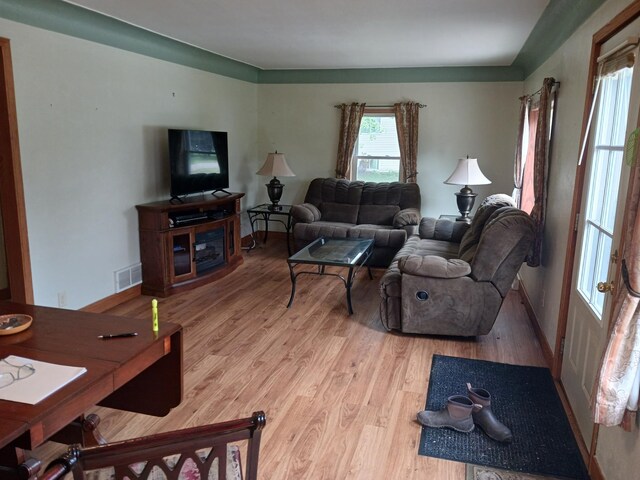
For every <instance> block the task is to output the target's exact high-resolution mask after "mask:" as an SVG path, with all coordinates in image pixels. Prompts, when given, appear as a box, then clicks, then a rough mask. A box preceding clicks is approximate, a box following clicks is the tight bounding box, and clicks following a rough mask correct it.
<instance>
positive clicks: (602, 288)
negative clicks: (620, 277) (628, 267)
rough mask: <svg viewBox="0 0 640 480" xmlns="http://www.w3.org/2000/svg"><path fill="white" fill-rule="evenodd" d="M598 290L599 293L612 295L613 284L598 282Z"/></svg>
mask: <svg viewBox="0 0 640 480" xmlns="http://www.w3.org/2000/svg"><path fill="white" fill-rule="evenodd" d="M596 288H597V289H598V291H599V292H600V293H607V292H611V293H613V288H614V285H613V282H609V283H607V282H598V286H597V287H596Z"/></svg>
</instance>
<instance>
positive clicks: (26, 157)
mask: <svg viewBox="0 0 640 480" xmlns="http://www.w3.org/2000/svg"><path fill="white" fill-rule="evenodd" d="M0 36H3V37H6V38H9V39H10V40H11V49H12V57H13V68H14V80H15V89H16V104H17V114H18V128H19V132H20V150H21V157H22V168H23V175H24V188H25V203H26V211H27V225H28V228H29V247H30V251H31V264H32V270H33V287H34V295H35V302H36V303H38V304H41V305H48V306H57V305H58V294H59V293H64V296H65V297H66V300H67V305H66V306H67V307H69V308H80V307H83V306H85V305H87V304H90V303H92V302H95V301H97V300H100V299H102V298H105V297H108V296H109V295H112V294H113V293H114V292H115V286H114V271H116V270H118V269H121V268H124V267H128V266H129V265H132V264H134V263H137V262H139V259H140V255H139V246H138V231H137V228H138V227H137V225H138V221H137V215H136V210H135V208H134V206H135V205H136V204H139V203H145V202H149V201H154V200H158V199H168V197H169V176H168V160H167V151H166V150H167V146H166V141H167V140H166V135H167V133H166V130H167V128H168V127H174V128H196V129H211V130H223V131H227V132H229V142H230V143H229V150H230V164H231V165H230V170H231V175H230V176H231V189H232V190H235V191H246V192H253V191H255V190H256V186H257V185H258V183H259V182H258V179H257V178H256V177H255V175H253V172H252V171H251V169H248V168H247V165H249V164H250V163H252V162H254V160H255V152H256V150H255V145H256V141H255V139H256V135H257V86H256V85H255V84H251V83H247V82H242V81H239V80H234V79H230V78H227V77H222V76H219V75H214V74H211V73H206V72H203V71H200V70H195V69H192V68H187V67H183V66H179V65H175V64H172V63H169V62H165V61H160V60H156V59H152V58H149V57H144V56H141V55H137V54H134V53H130V52H126V51H123V50H118V49H115V48H111V47H108V46H104V45H100V44H96V43H92V42H88V41H85V40H81V39H77V38H73V37H69V36H65V35H61V34H57V33H54V32H50V31H45V30H41V29H37V28H33V27H30V26H27V25H23V24H19V23H14V22H11V21H8V20H4V19H0ZM251 168H253V167H251ZM248 201H249V202H253V201H254V199H253V198H251V196H249V198H248Z"/></svg>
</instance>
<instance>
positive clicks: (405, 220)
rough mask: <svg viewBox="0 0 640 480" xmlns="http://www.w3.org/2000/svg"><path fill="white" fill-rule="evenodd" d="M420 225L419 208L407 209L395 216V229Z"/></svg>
mask: <svg viewBox="0 0 640 480" xmlns="http://www.w3.org/2000/svg"><path fill="white" fill-rule="evenodd" d="M419 223H420V210H418V209H417V208H405V209H403V210H400V211H399V212H398V213H396V214H395V215H394V216H393V222H392V224H393V226H394V228H403V227H406V226H408V225H418V224H419Z"/></svg>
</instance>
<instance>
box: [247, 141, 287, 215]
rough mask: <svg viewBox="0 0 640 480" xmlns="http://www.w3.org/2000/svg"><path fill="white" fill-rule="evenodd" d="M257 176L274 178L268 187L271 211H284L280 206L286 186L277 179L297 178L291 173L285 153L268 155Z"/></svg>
mask: <svg viewBox="0 0 640 480" xmlns="http://www.w3.org/2000/svg"><path fill="white" fill-rule="evenodd" d="M256 175H264V176H267V177H273V178H272V179H271V181H270V182H269V183H267V184H266V186H267V194H269V200H271V205H269V210H276V211H277V210H282V207H281V206H280V205H278V202H279V201H280V197H281V196H282V189H283V188H284V185H283V184H282V183H280V180H278V179H277V178H276V177H295V176H296V174H295V173H293V172H292V171H291V169H290V168H289V165H287V161H286V160H285V158H284V154H283V153H278V151H277V150H276V152H275V153H270V154H268V155H267V159H266V160H265V162H264V165H262V168H261V169H260V170H258V171H257V172H256Z"/></svg>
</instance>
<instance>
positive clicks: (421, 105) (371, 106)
mask: <svg viewBox="0 0 640 480" xmlns="http://www.w3.org/2000/svg"><path fill="white" fill-rule="evenodd" d="M399 103H402V102H399ZM342 105H348V104H343V103H341V104H340V105H334V106H333V107H334V108H342ZM425 107H426V105H423V104H422V103H419V104H418V108H425ZM365 108H393V105H369V104H365Z"/></svg>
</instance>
